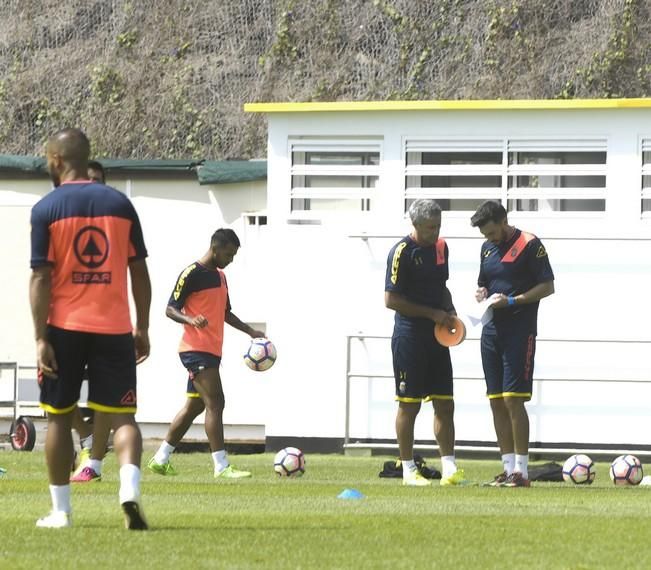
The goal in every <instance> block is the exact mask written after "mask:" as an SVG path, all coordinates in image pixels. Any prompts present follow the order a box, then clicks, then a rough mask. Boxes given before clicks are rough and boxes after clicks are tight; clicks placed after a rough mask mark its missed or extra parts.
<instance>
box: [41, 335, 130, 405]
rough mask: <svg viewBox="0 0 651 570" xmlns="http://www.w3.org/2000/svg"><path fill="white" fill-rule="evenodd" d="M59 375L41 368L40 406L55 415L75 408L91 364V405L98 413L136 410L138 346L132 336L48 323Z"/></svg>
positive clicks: (89, 403)
mask: <svg viewBox="0 0 651 570" xmlns="http://www.w3.org/2000/svg"><path fill="white" fill-rule="evenodd" d="M47 339H48V341H49V342H50V344H51V345H52V347H53V348H54V355H55V357H56V361H57V365H58V371H57V376H58V377H57V378H56V379H53V378H48V377H45V376H43V375H42V374H41V373H40V371H39V373H38V376H39V385H40V388H41V396H40V401H41V407H42V408H43V409H44V410H46V411H48V412H50V413H53V414H65V413H68V412H70V411H72V410H73V409H74V408H75V406H76V405H77V402H78V401H79V391H80V389H81V383H82V381H83V380H84V379H85V369H86V366H88V407H89V408H91V409H93V410H97V411H99V412H108V413H118V414H123V413H134V414H135V413H136V405H137V392H136V349H135V345H134V340H133V335H132V334H131V333H126V334H97V333H87V332H79V331H69V330H65V329H60V328H57V327H53V326H50V325H48V328H47Z"/></svg>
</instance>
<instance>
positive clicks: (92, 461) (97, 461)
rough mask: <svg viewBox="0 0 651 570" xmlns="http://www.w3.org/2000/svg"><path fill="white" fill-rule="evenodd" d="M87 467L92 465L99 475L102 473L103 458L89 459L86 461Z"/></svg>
mask: <svg viewBox="0 0 651 570" xmlns="http://www.w3.org/2000/svg"><path fill="white" fill-rule="evenodd" d="M86 467H90V468H91V469H92V470H93V471H95V473H97V474H98V475H101V474H102V460H101V459H89V460H88V463H86Z"/></svg>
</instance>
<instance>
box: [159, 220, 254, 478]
mask: <svg viewBox="0 0 651 570" xmlns="http://www.w3.org/2000/svg"><path fill="white" fill-rule="evenodd" d="M239 247H240V240H239V238H238V237H237V235H236V234H235V232H234V231H233V230H230V229H219V230H217V231H216V232H215V233H214V234H213V235H212V238H211V240H210V248H209V249H208V251H207V252H206V253H205V254H204V255H203V257H201V258H200V259H199V261H195V262H194V263H192V264H190V265H189V266H188V267H186V268H185V269H184V270H183V271H182V272H181V274H180V275H179V277H178V279H177V281H176V285H175V287H174V290H173V291H172V295H171V296H170V299H169V301H168V305H167V309H166V311H165V314H166V315H167V316H168V317H169V318H170V319H172V320H173V321H176V322H177V323H181V324H182V325H183V329H184V330H183V337H182V339H181V344H180V347H179V357H180V359H181V362H182V363H183V366H184V367H185V368H186V369H187V371H188V375H189V378H188V383H187V399H186V402H185V404H184V406H183V408H181V410H180V411H179V412H178V414H177V415H176V417H175V418H174V420H173V421H172V423H171V425H170V427H169V430H168V432H167V435H166V437H165V440H164V441H163V443H162V444H161V446H160V448H159V449H158V451H157V452H156V454H155V455H154V456H153V457H152V458H151V459H150V461H149V463H148V467H149V469H150V470H151V471H153V472H154V473H158V474H159V475H176V470H175V469H174V467H173V466H172V464H171V463H170V455H171V453H172V452H173V451H174V450H175V449H176V446H177V445H178V444H179V442H180V441H181V439H182V438H183V436H184V435H185V433H186V432H187V431H188V429H189V428H190V426H191V425H192V422H193V420H194V419H195V418H196V417H197V416H198V415H199V414H200V413H201V412H203V410H204V408H205V410H206V418H205V430H206V435H207V436H208V441H209V443H210V451H211V454H212V459H213V464H214V476H215V477H216V478H220V479H240V478H243V477H250V476H251V473H249V472H248V471H240V470H238V469H236V468H235V467H234V466H233V465H231V464H230V462H229V460H228V457H227V455H226V450H225V444H224V423H223V418H222V416H223V412H224V405H225V399H224V391H223V388H222V381H221V377H220V375H219V365H220V363H221V357H222V343H223V339H224V323H228V324H229V325H230V326H232V327H233V328H236V329H237V330H240V331H242V332H244V333H246V334H248V335H249V336H250V337H251V338H258V337H263V336H264V333H263V332H262V331H259V330H255V329H253V328H252V327H250V326H249V325H247V324H246V323H243V322H242V321H241V320H240V319H239V318H238V317H237V316H236V315H235V314H234V313H233V312H232V311H231V304H230V299H229V296H228V285H227V283H226V276H225V275H224V272H223V271H222V269H224V268H225V267H226V266H227V265H229V264H230V263H231V262H232V261H233V258H234V257H235V254H236V253H237V250H238V249H239Z"/></svg>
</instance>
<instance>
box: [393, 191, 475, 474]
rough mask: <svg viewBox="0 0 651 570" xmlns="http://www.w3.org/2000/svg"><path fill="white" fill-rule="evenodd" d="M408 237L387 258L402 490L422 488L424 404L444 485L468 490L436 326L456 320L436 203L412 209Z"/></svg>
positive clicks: (447, 365)
mask: <svg viewBox="0 0 651 570" xmlns="http://www.w3.org/2000/svg"><path fill="white" fill-rule="evenodd" d="M409 217H410V219H411V222H412V224H413V228H414V229H413V231H412V233H411V234H410V235H408V236H406V237H404V238H402V239H401V240H400V241H399V242H398V243H397V244H395V245H394V246H393V247H392V248H391V251H390V252H389V257H388V259H387V271H386V279H385V285H384V290H385V293H384V300H385V305H386V306H387V307H388V308H389V309H393V310H394V311H395V325H394V328H393V336H392V338H391V351H392V353H393V371H394V376H395V385H396V400H397V401H398V412H397V416H396V435H397V439H398V447H399V450H400V459H401V461H402V473H403V480H402V483H403V485H408V486H424V485H429V484H430V480H429V479H425V478H424V477H423V476H422V475H421V474H420V472H419V471H418V469H417V467H416V463H415V462H414V426H415V423H416V416H417V415H418V412H419V411H420V407H421V403H422V402H429V401H431V402H432V404H433V406H434V436H435V437H436V441H437V443H438V446H439V452H440V455H441V467H442V469H441V470H442V475H443V477H442V479H441V481H440V484H441V485H464V484H467V481H466V479H465V474H464V472H463V470H462V469H458V468H457V464H456V460H455V456H454V437H455V436H454V399H453V386H452V362H451V360H450V349H449V348H446V347H443V346H441V345H440V344H439V343H438V342H437V341H436V339H435V338H434V326H435V324H436V323H441V324H442V325H444V326H447V327H448V328H450V329H451V328H452V327H453V326H454V325H453V320H452V317H453V316H454V315H456V311H455V309H454V305H453V303H452V295H451V294H450V291H449V289H448V288H447V285H446V282H447V280H448V246H447V244H446V243H445V241H444V240H443V239H441V238H440V237H439V233H440V230H441V208H440V206H439V205H438V204H437V203H436V202H435V201H434V200H416V201H414V202H413V203H412V205H411V206H410V207H409Z"/></svg>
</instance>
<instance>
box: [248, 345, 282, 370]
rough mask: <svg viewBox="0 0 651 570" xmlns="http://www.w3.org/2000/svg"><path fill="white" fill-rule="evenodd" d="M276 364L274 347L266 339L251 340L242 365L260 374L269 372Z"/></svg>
mask: <svg viewBox="0 0 651 570" xmlns="http://www.w3.org/2000/svg"><path fill="white" fill-rule="evenodd" d="M274 362H276V347H275V346H274V345H273V342H271V341H270V340H269V339H268V338H254V339H251V344H250V345H249V348H248V350H247V351H246V354H245V355H244V363H245V364H246V365H247V366H248V367H249V368H250V369H251V370H257V371H258V372H262V371H264V370H269V368H271V367H272V366H273V365H274Z"/></svg>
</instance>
